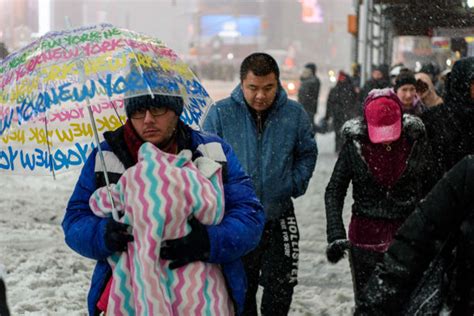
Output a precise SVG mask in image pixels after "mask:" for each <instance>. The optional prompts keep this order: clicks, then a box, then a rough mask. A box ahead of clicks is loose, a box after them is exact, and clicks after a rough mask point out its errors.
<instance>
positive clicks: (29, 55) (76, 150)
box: [0, 24, 213, 174]
mask: <svg viewBox="0 0 474 316" xmlns="http://www.w3.org/2000/svg"><path fill="white" fill-rule="evenodd" d="M147 94H148V95H156V94H161V95H171V96H181V97H183V100H184V104H185V106H184V111H183V114H182V115H181V120H182V121H183V122H185V123H186V124H188V125H191V126H192V127H194V128H199V124H200V122H202V121H203V119H204V118H205V115H206V113H207V111H208V109H209V106H210V105H211V104H212V103H213V102H212V99H211V98H210V97H209V94H208V93H207V92H206V90H205V89H204V87H203V86H202V84H201V83H200V82H199V80H198V79H197V77H196V76H195V75H194V74H193V72H192V71H191V70H190V68H189V67H188V65H186V64H185V63H184V62H183V61H182V60H181V59H180V58H179V57H178V55H177V54H176V53H175V52H174V51H173V50H172V49H170V48H169V47H166V46H165V44H164V43H163V42H161V41H160V40H158V39H155V38H152V37H150V36H147V35H144V34H140V33H137V32H133V31H130V30H126V29H121V28H117V27H114V26H113V25H110V24H100V25H95V26H89V27H82V28H77V29H71V30H66V31H61V32H50V33H47V34H45V35H44V36H42V37H41V38H39V39H37V40H36V41H34V42H32V43H31V44H29V45H28V46H26V47H24V48H23V49H21V50H19V51H17V52H14V53H12V54H10V55H9V56H8V57H6V58H5V59H4V60H2V61H1V63H0V142H1V144H2V145H1V149H0V172H8V173H23V174H24V173H34V174H51V172H61V171H65V170H71V169H73V168H74V167H78V166H81V165H82V164H83V163H84V161H85V159H86V158H87V156H88V154H89V153H90V151H91V150H92V149H93V148H94V147H95V146H96V145H97V144H95V143H94V141H93V139H94V138H93V136H94V128H93V127H94V126H93V125H94V124H93V123H95V124H96V125H97V129H98V131H99V132H104V131H107V130H114V129H116V128H117V127H120V126H121V125H122V124H123V123H124V121H125V119H126V117H125V111H124V99H125V98H129V97H133V96H139V95H147ZM90 114H93V116H92V117H91V115H90Z"/></svg>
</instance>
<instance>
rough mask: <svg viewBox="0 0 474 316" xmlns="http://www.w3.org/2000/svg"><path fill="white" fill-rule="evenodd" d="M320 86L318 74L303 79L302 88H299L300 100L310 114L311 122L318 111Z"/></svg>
mask: <svg viewBox="0 0 474 316" xmlns="http://www.w3.org/2000/svg"><path fill="white" fill-rule="evenodd" d="M320 87H321V83H320V81H319V78H318V77H316V76H311V77H309V78H305V79H301V85H300V89H299V90H298V102H299V103H301V104H302V105H303V107H304V109H305V111H306V113H308V115H309V116H310V119H311V123H312V122H313V116H314V115H315V114H316V113H317V112H318V98H319V90H320Z"/></svg>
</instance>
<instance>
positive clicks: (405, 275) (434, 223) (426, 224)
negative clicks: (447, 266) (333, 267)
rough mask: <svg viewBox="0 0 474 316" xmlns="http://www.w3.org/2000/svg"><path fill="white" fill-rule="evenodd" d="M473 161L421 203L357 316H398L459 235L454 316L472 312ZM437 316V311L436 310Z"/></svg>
mask: <svg viewBox="0 0 474 316" xmlns="http://www.w3.org/2000/svg"><path fill="white" fill-rule="evenodd" d="M473 192H474V157H473V156H468V157H466V158H464V159H463V160H461V162H459V163H458V164H457V165H456V166H455V167H453V168H452V169H451V170H450V171H449V172H448V173H447V174H446V175H445V176H444V177H443V178H442V179H441V180H440V181H439V182H438V183H437V184H436V186H435V187H434V188H433V190H432V191H431V192H430V193H429V194H428V195H427V197H426V199H425V200H423V201H422V203H420V205H419V207H417V208H416V210H415V211H414V212H413V214H412V215H410V216H409V217H408V218H407V220H406V221H405V223H404V224H403V225H402V227H401V228H400V229H399V231H398V232H397V234H396V235H395V239H394V241H393V243H392V245H391V246H390V248H389V249H388V251H387V253H386V254H385V257H384V260H383V262H382V264H381V265H379V266H378V267H377V268H376V269H375V271H374V273H373V274H372V277H371V279H370V280H369V282H368V285H367V287H366V290H365V292H364V294H363V295H362V298H361V304H360V306H358V308H357V310H356V313H355V314H356V315H400V314H401V308H402V307H403V305H404V302H406V300H407V298H408V297H409V295H410V293H411V291H412V290H413V289H414V287H415V286H416V284H417V282H418V281H419V279H420V277H421V275H422V273H423V271H424V270H425V269H426V268H427V266H428V264H429V263H430V261H431V260H432V259H433V258H434V257H435V256H436V254H437V253H438V252H439V250H440V248H441V245H442V244H443V243H444V241H445V240H446V239H447V237H448V236H449V235H450V234H452V233H454V234H455V236H457V239H456V241H457V257H456V261H455V267H456V269H455V271H456V273H455V274H454V277H453V282H452V284H451V286H450V287H449V289H450V293H448V296H449V297H451V300H450V302H451V303H452V306H451V308H452V312H451V315H473V314H474V195H473ZM433 312H435V311H433Z"/></svg>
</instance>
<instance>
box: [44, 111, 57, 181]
mask: <svg viewBox="0 0 474 316" xmlns="http://www.w3.org/2000/svg"><path fill="white" fill-rule="evenodd" d="M44 131H45V133H46V145H47V146H48V154H49V159H51V171H52V172H53V179H54V180H56V172H55V171H54V159H53V155H52V154H51V146H49V140H48V116H46V115H45V116H44Z"/></svg>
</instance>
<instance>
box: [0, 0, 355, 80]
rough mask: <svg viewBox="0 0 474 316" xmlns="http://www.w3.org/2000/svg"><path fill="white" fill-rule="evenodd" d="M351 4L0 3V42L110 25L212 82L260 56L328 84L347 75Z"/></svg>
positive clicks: (339, 0) (213, 0)
mask: <svg viewBox="0 0 474 316" xmlns="http://www.w3.org/2000/svg"><path fill="white" fill-rule="evenodd" d="M352 2H353V1H352V0H336V1H334V0H279V1H275V0H259V1H249V0H158V1H153V0H133V1H132V0H128V1H125V0H122V1H113V0H0V42H4V43H5V45H6V47H7V48H8V50H9V51H14V50H16V49H18V48H20V47H22V46H24V45H26V44H27V43H28V42H30V41H31V40H33V39H34V38H35V37H37V36H39V35H42V34H44V33H45V32H47V31H50V30H61V29H65V28H67V27H68V25H67V24H68V23H69V24H70V26H71V27H77V26H82V25H89V24H96V23H102V22H108V23H112V24H114V25H116V26H119V27H124V28H129V29H132V30H136V31H139V32H143V33H146V34H149V35H153V36H155V37H157V38H159V39H161V40H163V41H164V42H165V43H167V44H168V45H169V46H170V47H172V48H173V49H175V50H176V51H177V52H178V53H179V54H180V56H182V57H183V58H184V59H186V60H187V61H188V62H190V63H191V64H193V67H194V68H195V70H196V71H197V72H198V74H199V75H201V76H204V77H208V78H210V79H219V80H233V79H235V78H236V76H237V72H236V69H238V68H237V66H238V65H239V64H240V62H241V61H242V58H243V57H245V56H247V55H248V54H249V53H251V52H254V51H257V50H259V51H268V52H270V53H271V54H272V55H274V56H275V58H276V59H277V60H278V62H279V63H280V66H281V67H284V68H285V73H286V74H288V76H289V77H294V78H295V79H297V78H298V76H299V72H300V70H301V67H302V65H304V64H305V63H307V62H309V61H312V62H315V63H316V64H317V65H318V72H319V75H320V76H321V77H327V75H326V74H327V73H328V71H329V70H339V69H344V70H346V71H348V70H349V69H350V63H351V52H350V45H351V44H350V41H351V35H350V34H349V33H348V32H347V25H346V20H347V15H348V14H349V13H351V12H353V3H352ZM67 21H69V22H67ZM322 79H323V80H324V78H322Z"/></svg>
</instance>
